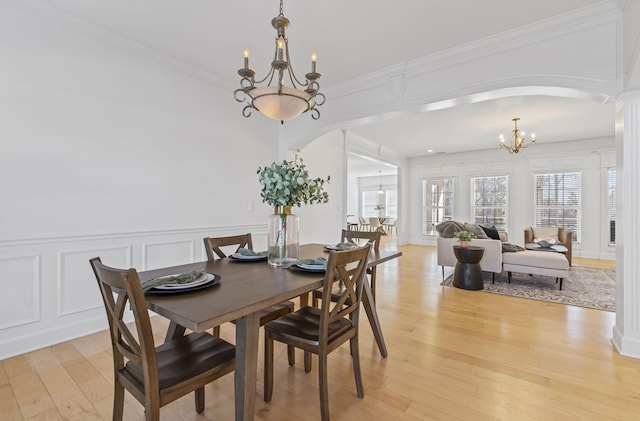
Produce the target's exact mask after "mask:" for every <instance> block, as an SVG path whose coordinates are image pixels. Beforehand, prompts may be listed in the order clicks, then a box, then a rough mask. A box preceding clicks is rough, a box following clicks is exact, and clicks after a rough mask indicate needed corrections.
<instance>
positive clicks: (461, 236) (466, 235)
mask: <svg viewBox="0 0 640 421" xmlns="http://www.w3.org/2000/svg"><path fill="white" fill-rule="evenodd" d="M453 236H454V237H456V238H457V239H458V241H471V240H472V239H474V238H475V236H474V235H473V233H472V232H469V231H458V232H456V233H455V234H453Z"/></svg>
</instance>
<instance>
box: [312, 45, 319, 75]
mask: <svg viewBox="0 0 640 421" xmlns="http://www.w3.org/2000/svg"><path fill="white" fill-rule="evenodd" d="M317 58H318V55H317V54H316V50H313V51H311V73H315V72H316V59H317Z"/></svg>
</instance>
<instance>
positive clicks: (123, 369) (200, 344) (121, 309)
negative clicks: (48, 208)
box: [90, 257, 236, 421]
mask: <svg viewBox="0 0 640 421" xmlns="http://www.w3.org/2000/svg"><path fill="white" fill-rule="evenodd" d="M90 262H91V267H92V268H93V272H94V274H95V276H96V279H97V281H98V286H99V288H100V293H101V294H102V300H103V302H104V306H105V309H106V311H107V319H108V320H109V330H110V331H111V345H112V351H113V368H114V398H113V420H114V421H119V420H122V417H123V412H124V391H125V389H126V390H128V391H129V393H131V395H133V396H134V397H135V398H136V399H137V400H138V401H139V402H140V403H141V404H142V405H144V408H145V414H146V419H147V420H148V421H150V420H159V418H160V408H161V407H162V406H164V405H166V404H168V403H170V402H173V401H174V400H176V399H178V398H180V397H182V396H184V395H186V394H188V393H191V392H193V391H195V404H196V411H197V412H198V413H201V412H203V411H204V386H205V385H206V384H208V383H210V382H212V381H214V380H216V379H218V378H220V377H222V376H224V375H225V374H227V373H230V372H232V371H234V370H235V366H236V358H235V347H234V346H233V345H231V344H230V343H228V342H226V341H224V340H222V339H220V338H216V337H214V336H212V335H210V334H209V333H206V332H194V333H190V334H188V335H186V336H183V337H180V338H177V339H174V340H172V341H170V342H166V343H164V344H162V345H160V346H158V347H157V348H156V346H155V343H154V340H153V331H152V329H151V321H150V319H149V312H148V309H147V304H146V300H145V297H144V293H143V292H142V284H141V282H140V278H139V277H138V272H137V271H136V270H135V269H128V270H124V269H114V268H111V267H108V266H105V265H103V264H102V262H101V261H100V258H98V257H96V258H94V259H91V260H90ZM114 293H117V300H116V298H115V297H114ZM127 304H129V306H130V308H131V311H132V312H133V318H134V323H135V329H130V328H129V326H128V325H127V324H126V323H125V322H124V320H123V315H124V313H125V309H126V307H127ZM125 360H126V362H125Z"/></svg>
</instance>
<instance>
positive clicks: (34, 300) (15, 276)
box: [0, 254, 42, 331]
mask: <svg viewBox="0 0 640 421" xmlns="http://www.w3.org/2000/svg"><path fill="white" fill-rule="evenodd" d="M12 269H13V270H12ZM0 273H2V282H0V285H2V289H3V290H4V291H11V293H10V294H8V293H7V294H2V297H0V315H2V317H0V320H1V321H2V323H1V324H0V331H2V330H3V329H9V328H13V327H19V326H23V325H26V324H29V323H34V322H37V321H39V320H40V317H41V311H40V297H41V296H42V294H41V289H42V281H41V275H42V273H41V256H40V255H39V254H32V255H23V256H20V255H16V256H12V257H2V258H0ZM21 273H22V274H24V276H25V277H26V279H24V278H22V277H21V276H20V274H21ZM29 275H30V276H29ZM18 282H19V283H20V284H21V288H12V285H15V283H18ZM27 285H30V288H25V286H27Z"/></svg>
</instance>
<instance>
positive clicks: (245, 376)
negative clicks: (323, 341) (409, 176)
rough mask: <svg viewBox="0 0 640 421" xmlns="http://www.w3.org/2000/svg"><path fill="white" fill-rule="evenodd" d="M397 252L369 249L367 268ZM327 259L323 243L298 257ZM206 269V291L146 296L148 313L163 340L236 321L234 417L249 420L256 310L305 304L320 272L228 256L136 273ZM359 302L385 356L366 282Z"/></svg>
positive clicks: (147, 275)
mask: <svg viewBox="0 0 640 421" xmlns="http://www.w3.org/2000/svg"><path fill="white" fill-rule="evenodd" d="M401 255H402V252H400V251H397V250H380V251H373V250H372V251H371V254H370V256H369V261H368V266H369V267H373V266H375V265H378V264H381V263H383V262H386V261H389V260H391V259H395V258H398V257H400V256H401ZM320 256H324V257H328V253H327V251H326V250H325V249H324V246H323V245H322V244H307V245H303V246H301V247H300V257H301V258H316V257H320ZM191 270H205V271H207V272H208V273H213V274H216V275H218V276H220V282H219V283H218V284H217V285H214V286H212V287H210V288H206V289H201V290H197V291H192V292H183V293H178V294H162V295H153V294H149V295H147V297H146V298H147V305H148V307H149V309H150V310H152V311H154V312H155V313H157V314H159V315H161V316H164V317H166V318H167V319H169V321H170V324H169V329H168V331H167V334H166V338H165V341H170V340H172V339H173V338H174V337H178V336H182V335H183V334H184V332H185V330H186V329H189V330H192V331H195V332H198V331H204V330H207V329H211V328H213V327H215V326H219V325H221V324H222V323H225V322H229V321H232V320H235V321H236V370H235V382H234V384H235V419H236V420H243V421H244V420H253V417H254V407H255V399H256V378H257V365H258V340H259V339H258V338H259V327H260V326H259V322H260V310H261V309H264V308H267V307H270V306H272V305H275V304H278V303H280V302H282V301H286V300H289V299H292V298H295V297H300V302H301V305H302V306H304V305H306V304H307V303H308V296H309V293H310V292H311V291H313V290H315V289H317V288H320V287H321V286H322V282H323V279H324V274H323V273H311V272H302V271H299V270H295V269H292V268H290V269H285V268H276V267H271V266H270V265H268V264H267V263H266V262H265V261H257V262H250V261H234V260H233V259H230V258H224V259H219V260H215V261H205V262H197V263H190V264H186V265H180V266H172V267H166V268H160V269H154V270H149V271H143V272H140V273H139V276H140V279H141V281H142V282H144V281H146V280H149V279H153V278H156V277H159V276H166V275H170V274H175V273H182V272H187V271H191ZM362 304H363V307H364V309H365V312H366V314H367V317H368V318H369V323H370V325H371V328H372V329H373V333H374V337H375V339H376V343H377V345H378V348H379V350H380V354H381V355H382V356H383V357H386V356H387V355H388V352H387V348H386V344H385V342H384V336H383V334H382V327H381V325H380V320H379V318H378V314H377V311H376V308H375V302H374V300H373V294H372V292H371V286H370V285H369V283H368V282H365V283H364V288H363V297H362Z"/></svg>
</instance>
